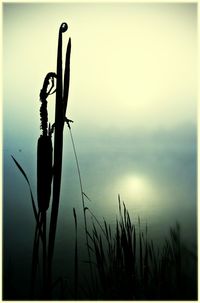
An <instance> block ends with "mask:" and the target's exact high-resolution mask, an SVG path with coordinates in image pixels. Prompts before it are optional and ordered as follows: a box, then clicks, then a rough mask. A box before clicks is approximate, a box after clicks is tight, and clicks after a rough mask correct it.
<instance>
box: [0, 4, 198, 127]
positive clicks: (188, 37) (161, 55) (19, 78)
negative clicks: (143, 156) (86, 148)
mask: <svg viewBox="0 0 200 303" xmlns="http://www.w3.org/2000/svg"><path fill="white" fill-rule="evenodd" d="M196 14H197V12H196V4H187V3H182V4H173V3H172V4H136V3H135V4H44V5H42V4H19V3H17V4H4V16H3V17H4V21H3V24H4V60H3V62H4V89H5V90H4V92H5V97H6V99H5V102H4V105H5V119H7V118H8V117H9V116H10V115H11V113H12V112H13V114H14V113H16V112H19V111H23V112H26V115H23V119H24V121H27V122H28V121H33V122H34V124H35V125H36V124H37V123H36V121H37V119H38V117H37V112H36V110H35V109H36V106H35V104H38V103H37V101H38V100H37V99H38V94H39V90H40V88H41V86H42V83H43V78H44V76H45V75H46V73H47V72H48V71H55V69H56V51H57V36H58V29H59V26H60V24H61V23H62V22H63V21H65V22H67V23H68V25H69V31H68V34H65V35H64V36H66V38H67V37H68V35H70V36H71V38H72V56H71V87H70V96H69V114H70V116H71V117H72V118H73V119H74V120H75V121H76V122H77V123H80V124H81V125H82V127H86V126H87V127H89V126H90V125H93V128H94V127H96V128H101V129H102V128H103V129H108V128H109V129H110V128H111V127H113V128H114V129H118V128H120V129H127V128H128V129H129V128H131V129H133V128H134V129H138V128H139V129H140V130H141V129H145V128H148V129H149V128H158V127H164V128H166V127H167V128H169V127H170V128H173V127H176V126H177V125H180V124H184V123H191V122H194V121H195V117H196V96H197V91H196V90H197V64H196V62H197V37H196V35H197V18H196ZM11 87H12V89H11ZM53 102H54V101H53ZM53 102H52V103H53ZM34 111H35V113H34ZM16 121H17V120H13V122H12V126H13V127H14V124H15V122H16ZM24 121H22V120H21V123H24Z"/></svg>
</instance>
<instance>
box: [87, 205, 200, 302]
mask: <svg viewBox="0 0 200 303" xmlns="http://www.w3.org/2000/svg"><path fill="white" fill-rule="evenodd" d="M97 225H98V226H99V228H100V230H101V232H97V226H95V224H94V225H93V230H92V233H91V234H90V239H91V242H92V247H91V250H92V251H93V254H94V257H95V267H96V268H95V270H96V281H98V282H97V283H96V285H97V289H96V294H97V296H96V299H101V300H196V299H197V257H196V256H195V254H194V253H192V252H191V251H190V250H189V249H187V248H186V247H185V246H184V243H182V242H181V234H180V226H179V224H178V223H176V225H175V227H174V228H170V233H169V236H168V238H166V239H163V243H162V244H161V245H158V243H157V244H155V243H153V241H152V240H150V238H149V236H148V228H147V226H146V228H145V230H142V228H141V226H140V219H139V218H138V223H137V226H136V225H135V224H133V223H132V222H131V219H130V216H129V213H128V210H127V209H126V207H125V205H124V204H123V207H121V202H120V200H119V219H117V220H116V226H115V230H114V232H112V231H111V227H110V225H109V224H108V223H107V222H106V221H105V220H104V222H103V224H102V225H100V223H99V222H98V224H97Z"/></svg>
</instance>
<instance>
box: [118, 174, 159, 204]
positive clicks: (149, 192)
mask: <svg viewBox="0 0 200 303" xmlns="http://www.w3.org/2000/svg"><path fill="white" fill-rule="evenodd" d="M117 186H118V188H119V189H120V193H121V194H122V196H123V198H124V199H125V201H126V202H128V203H129V201H130V202H131V201H132V202H133V201H134V203H142V204H144V203H145V204H146V203H148V202H150V201H152V200H155V198H156V194H157V193H156V188H155V185H153V182H152V181H151V180H150V179H149V178H148V177H146V176H143V175H134V174H132V175H126V176H125V177H124V178H122V180H120V181H119V182H118V185H117ZM132 202H131V203H132Z"/></svg>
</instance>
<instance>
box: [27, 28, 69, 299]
mask: <svg viewBox="0 0 200 303" xmlns="http://www.w3.org/2000/svg"><path fill="white" fill-rule="evenodd" d="M67 29H68V26H67V24H66V23H62V24H61V26H60V29H59V37H58V52H57V73H53V72H50V73H48V74H47V75H46V77H45V79H44V83H43V87H42V89H41V92H40V101H41V107H40V120H41V125H40V128H41V130H42V134H41V136H40V137H39V139H38V147H37V200H38V210H39V215H38V218H39V219H38V223H37V226H36V233H35V240H34V250H33V263H32V265H33V269H32V281H34V279H35V275H36V271H35V268H34V266H37V260H38V254H39V235H38V233H39V231H41V242H42V252H43V287H42V289H43V298H45V299H47V298H51V290H52V285H53V281H52V260H53V253H54V243H55V236H56V227H57V218H58V209H59V200H60V189H61V174H62V153H63V128H64V123H65V121H66V122H67V124H68V126H69V122H72V121H71V120H68V119H67V118H66V117H65V113H66V109H67V101H68V92H69V73H70V53H71V40H70V38H69V41H68V45H67V51H66V60H65V72H64V83H63V73H62V34H63V33H64V32H66V31H67ZM55 80H56V89H54V81H55ZM53 89H54V90H53ZM54 92H56V105H55V123H54V124H53V126H52V127H51V125H50V124H49V125H48V111H47V98H48V96H49V95H51V94H53V93H54ZM53 132H54V157H53V161H52V154H53V147H52V134H53ZM52 162H53V163H52ZM52 183H53V186H52ZM51 187H52V190H53V193H52V195H51ZM51 197H52V209H51V217H50V226H49V237H48V243H47V228H46V213H47V210H48V208H49V204H50V199H51Z"/></svg>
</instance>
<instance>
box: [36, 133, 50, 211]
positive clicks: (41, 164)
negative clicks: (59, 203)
mask: <svg viewBox="0 0 200 303" xmlns="http://www.w3.org/2000/svg"><path fill="white" fill-rule="evenodd" d="M51 181H52V142H51V137H50V136H43V135H42V136H40V138H39V139H38V145H37V197H38V208H39V210H40V211H46V210H47V209H48V207H49V202H50V197H51Z"/></svg>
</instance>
